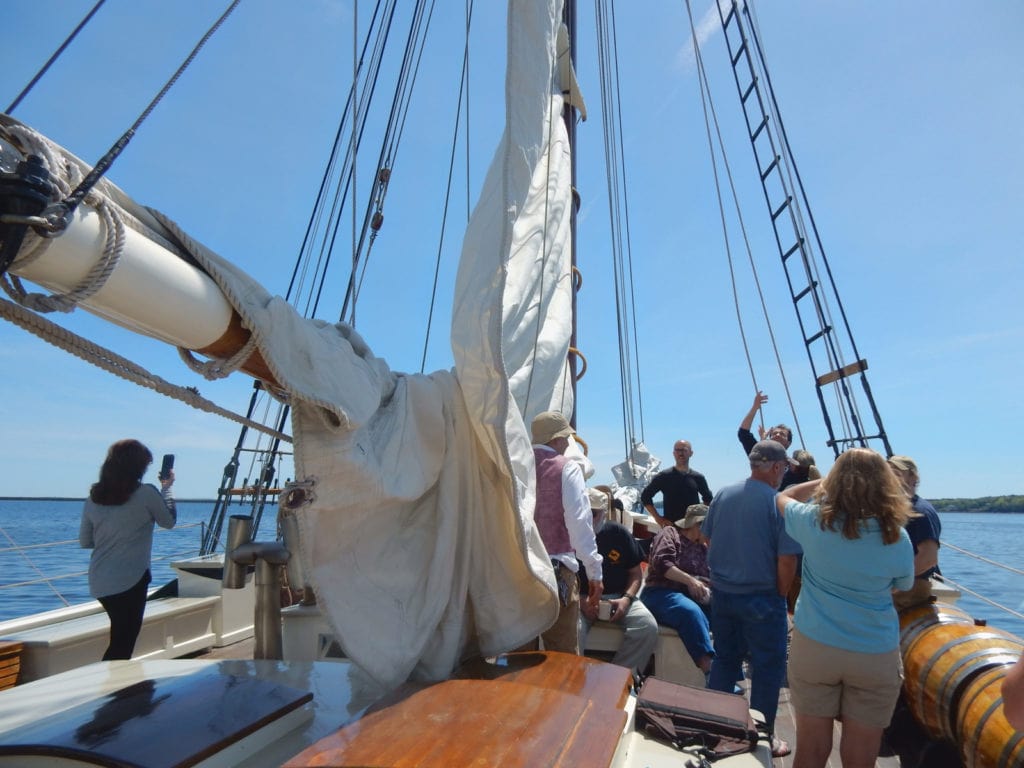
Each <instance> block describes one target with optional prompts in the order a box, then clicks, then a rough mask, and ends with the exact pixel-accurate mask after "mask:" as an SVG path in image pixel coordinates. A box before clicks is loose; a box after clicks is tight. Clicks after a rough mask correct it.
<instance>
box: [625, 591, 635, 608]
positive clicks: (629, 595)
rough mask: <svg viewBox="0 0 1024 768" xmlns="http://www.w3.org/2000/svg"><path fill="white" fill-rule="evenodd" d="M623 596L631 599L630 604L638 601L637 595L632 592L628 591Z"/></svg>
mask: <svg viewBox="0 0 1024 768" xmlns="http://www.w3.org/2000/svg"><path fill="white" fill-rule="evenodd" d="M623 597H624V598H626V599H627V600H629V604H630V605H632V604H633V603H635V602H636V595H631V594H629V592H626V593H625V594H624V595H623Z"/></svg>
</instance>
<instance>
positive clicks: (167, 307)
mask: <svg viewBox="0 0 1024 768" xmlns="http://www.w3.org/2000/svg"><path fill="white" fill-rule="evenodd" d="M103 226H104V225H103V223H102V221H101V218H100V216H99V214H97V213H96V211H95V210H94V209H92V208H90V207H88V206H85V205H82V206H80V207H79V208H78V209H77V210H76V211H75V214H74V217H73V219H72V221H71V223H70V224H69V226H68V228H67V229H66V230H65V231H64V233H62V234H61V235H60V236H59V237H56V238H53V239H52V240H50V241H49V246H48V247H47V249H46V251H45V252H44V253H43V254H42V255H41V256H40V257H39V258H37V259H35V260H33V261H31V262H29V263H27V264H25V265H23V266H21V265H18V264H17V262H16V263H15V264H14V265H12V268H11V270H10V271H11V273H12V274H15V275H17V276H18V277H21V278H23V279H25V280H30V281H32V282H33V283H36V284H38V285H41V286H43V287H45V288H47V289H48V290H50V291H53V292H55V293H66V292H68V291H71V290H73V289H74V288H75V287H76V286H78V285H80V284H81V283H82V281H83V280H84V279H85V278H86V276H87V275H88V274H89V271H90V270H91V269H92V268H93V266H94V265H95V264H96V263H97V262H98V261H99V260H100V259H101V258H102V253H103V245H104V240H105V235H104V229H103ZM79 306H80V307H82V308H83V309H85V310H87V311H88V312H90V313H92V314H94V315H97V316H99V317H102V318H104V319H105V320H109V321H110V322H112V323H115V324H117V325H120V326H121V327H123V328H127V329H128V330H130V331H133V332H134V333H139V334H142V335H144V336H149V337H151V338H155V339H157V340H159V341H163V342H166V343H168V344H172V345H174V346H176V347H183V348H185V349H188V350H190V351H192V352H195V353H198V354H200V355H204V356H206V357H211V358H220V359H226V358H230V357H232V356H233V355H235V354H236V353H237V352H238V351H239V350H241V349H242V348H243V347H244V346H245V345H246V343H247V342H248V341H249V338H250V337H251V335H252V334H251V332H250V331H249V330H248V329H246V328H244V327H242V319H241V317H240V316H239V314H238V313H237V312H236V311H235V310H234V309H233V308H232V306H231V304H230V303H229V302H228V300H227V298H226V297H225V296H224V293H223V292H222V291H221V290H220V288H219V287H218V286H217V284H216V283H214V281H213V280H212V279H211V278H210V277H209V275H207V274H206V273H205V272H203V270H202V269H200V268H199V267H198V266H196V265H194V264H192V263H190V262H189V261H186V260H185V259H184V258H182V257H181V256H180V255H178V254H177V253H175V252H173V251H171V250H169V249H167V248H165V247H164V246H163V245H161V244H160V243H157V242H155V241H153V240H151V239H149V238H148V237H146V236H145V235H143V234H140V233H139V232H137V231H135V230H134V229H131V228H129V227H126V228H125V243H124V249H123V252H122V255H121V257H120V260H119V261H118V263H117V266H116V267H115V269H114V271H113V272H112V273H111V275H110V277H109V278H108V279H107V281H106V283H104V285H103V287H101V288H100V289H99V290H98V291H97V292H96V293H95V294H93V295H92V296H90V297H89V298H87V299H84V300H82V301H81V302H80V303H79ZM240 370H242V371H244V372H245V373H248V374H249V375H251V376H254V377H256V378H258V379H262V380H263V381H265V382H266V383H267V384H268V385H269V386H271V387H277V386H279V384H278V382H277V380H276V378H275V377H274V376H273V375H272V374H271V372H270V368H269V367H268V366H267V364H266V362H265V361H264V359H263V356H262V355H261V354H260V353H259V351H258V350H257V351H254V352H253V353H252V354H251V355H250V356H249V358H248V359H247V360H246V361H245V362H244V363H243V364H242V365H241V366H240Z"/></svg>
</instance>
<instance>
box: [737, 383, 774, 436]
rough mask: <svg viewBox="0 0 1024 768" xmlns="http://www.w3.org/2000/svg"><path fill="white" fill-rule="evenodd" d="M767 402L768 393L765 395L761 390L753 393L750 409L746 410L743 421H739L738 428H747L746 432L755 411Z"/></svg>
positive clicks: (751, 422)
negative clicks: (752, 402)
mask: <svg viewBox="0 0 1024 768" xmlns="http://www.w3.org/2000/svg"><path fill="white" fill-rule="evenodd" d="M767 402H768V395H766V394H765V393H764V392H762V391H761V390H758V391H757V394H756V395H754V404H753V405H752V406H750V410H749V411H747V415H746V416H744V417H743V421H741V422H740V429H745V430H747V432H749V431H750V427H751V426H752V425H753V423H754V417H755V416H756V415H757V412H758V411H759V410H761V406H762V405H764V404H765V403H767Z"/></svg>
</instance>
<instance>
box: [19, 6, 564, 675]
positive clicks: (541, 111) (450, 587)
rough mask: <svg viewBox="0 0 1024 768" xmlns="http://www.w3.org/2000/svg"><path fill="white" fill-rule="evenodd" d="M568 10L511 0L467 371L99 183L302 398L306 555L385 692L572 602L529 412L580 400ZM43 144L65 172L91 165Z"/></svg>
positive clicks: (459, 339)
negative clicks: (207, 291) (219, 295)
mask: <svg viewBox="0 0 1024 768" xmlns="http://www.w3.org/2000/svg"><path fill="white" fill-rule="evenodd" d="M560 17H561V1H560V0H511V1H510V2H509V5H508V26H507V28H508V42H507V48H508V51H507V56H508V69H507V75H506V89H505V90H506V124H505V130H504V134H503V136H502V139H501V142H500V145H499V147H498V150H497V152H496V153H495V156H494V160H493V161H492V163H491V166H490V169H489V171H488V174H487V178H486V181H485V184H484V188H483V191H482V193H481V198H480V200H479V202H478V204H477V207H476V210H475V211H474V213H473V217H472V220H471V222H470V225H469V229H468V231H467V234H466V237H465V241H464V244H463V252H462V261H461V263H460V268H459V273H458V281H457V286H456V291H455V307H454V312H453V321H452V334H451V341H452V348H453V352H454V356H455V367H454V370H453V371H443V372H438V373H434V374H432V375H429V376H424V375H406V374H399V373H396V372H393V371H392V370H390V368H389V367H388V365H387V364H386V363H385V362H384V361H383V360H380V359H378V358H376V357H374V355H373V354H372V352H371V351H370V348H369V347H368V345H367V344H366V343H365V342H364V341H363V340H362V338H361V337H360V336H359V334H357V333H356V332H355V331H354V330H353V329H352V328H350V327H348V326H346V325H343V324H338V325H332V324H329V323H326V322H322V321H312V320H308V319H305V318H302V317H300V316H299V315H298V314H297V313H296V312H295V310H294V309H293V308H292V307H291V306H290V305H289V304H288V303H287V302H285V301H284V299H282V298H280V297H277V296H272V295H271V294H270V293H269V292H267V291H266V290H265V289H264V288H263V287H262V286H260V285H259V284H258V283H256V282H255V281H254V280H252V278H250V277H249V276H248V275H246V274H245V273H244V272H243V271H241V270H240V269H238V268H236V267H235V266H234V265H232V264H230V263H228V262H226V261H224V260H223V259H221V258H220V257H218V256H217V255H216V254H214V253H212V252H210V251H209V250H208V249H206V248H205V247H203V246H202V245H201V244H199V243H196V242H195V241H193V240H192V239H191V238H190V237H188V236H187V235H186V234H185V233H183V232H181V231H180V230H178V229H177V228H176V227H175V225H174V224H173V223H172V222H170V221H169V220H166V219H164V218H163V217H162V216H161V217H159V219H160V221H163V222H164V225H165V226H164V227H161V225H160V224H159V223H157V221H155V220H154V217H153V216H151V215H150V214H149V213H148V212H147V211H146V210H144V209H141V208H139V207H138V206H137V205H136V204H134V203H133V202H132V201H131V200H130V199H128V198H127V197H126V196H124V195H123V193H121V192H120V191H119V190H117V188H116V187H114V186H113V185H112V184H110V183H109V182H106V181H103V182H101V184H100V185H98V187H97V194H102V195H105V196H106V197H107V198H109V199H111V200H112V201H114V202H116V204H118V205H119V206H120V207H121V208H123V209H124V210H126V211H130V213H131V215H132V216H134V217H135V218H136V219H139V220H143V221H145V222H146V224H147V225H150V226H152V227H154V228H156V229H158V230H161V231H162V233H163V235H166V236H168V238H169V239H173V240H175V241H177V243H178V244H180V245H181V246H182V248H184V249H185V250H187V251H188V252H189V253H191V254H192V255H193V256H194V258H195V259H196V261H197V262H198V263H199V264H200V266H201V267H202V268H203V270H205V271H206V273H207V274H208V275H209V276H210V277H211V278H212V279H213V281H214V282H215V283H216V284H217V286H219V287H220V289H221V291H223V293H224V296H225V297H226V299H227V301H228V303H229V304H230V305H231V307H233V308H234V310H235V311H236V312H238V314H239V315H241V317H242V322H243V325H244V326H245V327H246V328H248V329H250V330H251V331H252V333H253V336H254V338H255V340H256V343H257V344H258V346H259V350H260V352H261V353H262V356H263V358H264V359H265V360H266V362H267V365H268V366H269V368H270V370H271V372H272V373H273V375H274V377H275V378H276V379H277V381H278V382H279V384H280V385H281V387H282V390H283V392H284V396H286V397H287V398H288V399H289V401H290V402H291V405H292V423H293V436H294V440H295V465H296V474H297V478H298V479H299V480H301V481H305V482H306V483H308V486H309V488H310V493H309V497H308V498H309V503H308V504H305V505H304V506H302V507H300V508H298V509H296V510H295V515H296V518H297V521H298V523H299V529H300V539H301V546H300V549H301V552H298V553H293V556H294V555H299V556H301V558H302V561H303V568H304V569H305V571H306V573H307V575H308V576H309V581H310V583H312V584H313V586H314V587H315V589H316V593H317V598H318V602H319V604H320V606H321V609H322V610H323V611H324V613H325V614H326V616H327V618H328V619H329V621H330V623H331V625H332V626H333V628H334V630H335V632H336V635H337V639H338V641H339V642H340V644H341V646H342V648H343V649H344V651H345V653H346V654H347V655H348V656H349V657H350V658H351V659H352V660H353V661H355V662H356V663H357V664H358V665H359V666H360V667H361V668H362V669H363V670H364V671H365V672H367V673H369V675H370V676H371V677H372V678H373V680H374V681H376V683H378V684H379V685H380V686H382V687H385V688H390V687H394V686H396V685H398V684H400V683H401V682H403V681H404V680H406V679H408V678H409V677H410V676H411V677H414V678H418V679H439V678H442V677H445V676H447V675H448V674H449V673H450V672H451V670H452V669H453V668H454V667H455V666H456V665H457V664H458V662H459V661H460V660H461V659H462V658H463V657H464V656H465V655H467V654H468V653H472V652H481V653H484V654H495V653H499V652H502V651H508V650H512V649H514V648H516V647H518V646H520V645H522V644H523V643H525V642H527V641H529V640H530V639H531V638H533V637H535V636H537V635H538V634H539V633H540V632H541V631H543V630H544V629H545V628H547V627H548V626H550V625H551V624H552V623H553V622H554V620H555V618H556V616H557V614H558V601H557V596H556V588H555V583H554V577H553V574H552V571H551V567H550V562H549V560H548V556H547V553H546V552H545V550H544V546H543V544H542V543H541V540H540V537H539V535H538V534H537V531H536V528H535V527H534V524H533V506H534V487H535V478H534V465H533V453H532V449H531V445H530V437H529V430H528V426H527V425H528V424H529V422H530V420H531V419H532V417H533V416H534V415H536V414H537V413H539V412H541V411H544V410H549V409H559V410H562V411H563V412H565V413H567V414H568V413H571V411H572V399H571V389H570V387H569V381H568V370H567V363H566V359H567V353H568V348H569V338H570V328H571V310H572V297H571V267H570V249H569V206H570V204H571V188H570V185H571V181H570V168H569V147H568V140H567V136H566V131H565V128H564V126H563V124H562V120H561V109H562V97H561V92H562V90H563V87H564V88H565V89H566V90H567V91H569V92H570V93H572V92H574V83H565V84H564V86H563V83H562V82H560V81H559V73H560V72H561V78H562V80H564V79H565V78H567V77H568V76H569V75H571V73H570V72H568V69H567V68H566V67H565V65H564V62H563V64H562V66H561V67H559V66H557V65H556V41H557V39H558V34H559V28H560ZM562 37H563V43H562V47H563V48H564V46H565V42H564V33H563V36H562ZM8 122H9V123H11V124H13V123H14V122H15V121H8ZM11 130H17V131H21V130H22V128H21V127H18V126H16V125H15V126H14V127H13V128H12V129H11ZM25 130H26V131H27V130H28V129H25ZM43 144H44V145H45V147H44V148H45V150H46V151H45V152H44V153H43V154H44V155H46V157H47V160H46V162H47V165H48V167H50V169H51V171H52V172H55V173H58V172H61V171H60V170H59V169H58V168H57V167H56V166H66V167H65V172H66V171H67V168H70V167H72V166H73V167H75V168H76V169H77V171H78V172H81V170H82V169H81V164H80V161H77V159H76V158H74V157H73V156H71V155H70V154H69V153H67V152H66V151H64V150H61V149H60V148H58V147H56V145H52V143H51V142H48V141H46V140H43ZM91 204H92V203H90V202H89V201H87V205H85V206H83V207H82V208H81V209H80V210H81V211H83V213H82V215H76V217H75V220H74V221H73V222H72V225H71V227H70V228H69V233H71V235H73V234H74V231H79V230H81V228H82V227H85V226H87V225H88V226H91V227H92V228H91V229H89V230H88V232H87V236H86V237H85V238H84V239H85V240H89V239H92V240H98V239H101V238H100V237H99V229H98V228H97V227H98V225H97V224H95V223H92V224H91V225H89V224H88V222H89V220H90V219H96V218H97V217H95V215H94V214H92V213H88V215H86V213H87V212H88V208H89V205H91ZM81 231H82V232H85V230H81ZM65 237H67V238H68V242H80V241H81V240H82V238H79V239H78V240H76V238H75V237H74V236H69V235H68V234H65V235H63V236H62V238H60V239H64V238H65ZM49 256H50V257H52V254H49ZM143 260H144V259H143ZM46 263H47V262H46V261H45V257H44V258H43V259H42V260H41V262H40V264H41V265H42V266H40V264H37V265H36V268H37V269H42V268H43V267H45V265H46ZM15 266H17V263H16V264H15ZM131 303H132V302H128V305H129V306H130V305H131ZM136 303H137V302H136ZM91 309H93V311H96V309H97V308H95V307H94V308H91ZM101 313H102V312H101ZM112 314H113V316H115V319H116V318H117V317H119V316H120V313H119V312H115V311H113V310H109V311H108V312H107V315H108V316H111V315H112ZM154 322H156V323H158V324H159V323H163V321H162V320H156V321H154ZM142 327H143V328H144V330H145V332H152V330H151V329H150V328H149V326H148V325H146V324H145V323H143V324H142ZM154 335H160V334H157V333H155V332H154ZM163 337H164V338H167V339H169V340H170V339H173V338H174V336H173V335H166V334H164V335H163Z"/></svg>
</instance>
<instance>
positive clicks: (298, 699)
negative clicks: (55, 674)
mask: <svg viewBox="0 0 1024 768" xmlns="http://www.w3.org/2000/svg"><path fill="white" fill-rule="evenodd" d="M312 698H313V696H312V694H310V693H308V692H305V691H298V690H295V689H293V688H288V687H286V686H283V685H277V684H274V683H268V682H266V681H263V680H259V679H257V678H252V677H242V676H236V675H225V674H221V673H219V672H218V670H217V669H216V668H210V669H204V670H199V671H196V672H194V673H192V674H188V675H181V676H177V677H166V678H159V679H156V680H143V681H141V682H138V683H135V684H133V685H130V686H128V687H126V688H121V689H120V690H117V691H114V692H113V693H111V694H109V695H107V696H105V697H103V698H101V699H98V700H97V701H95V702H89V703H87V704H81V705H79V706H76V707H72V708H71V709H69V710H67V711H64V712H60V713H58V714H55V715H51V716H50V717H46V718H44V719H42V720H40V721H38V722H36V723H33V724H32V725H29V726H26V727H24V728H21V729H19V730H17V731H15V732H13V733H8V734H4V735H2V736H0V755H5V756H7V755H42V756H47V757H68V758H80V759H85V758H86V757H87V758H88V759H89V760H91V761H92V762H93V763H94V764H96V765H102V766H109V767H110V768H129V767H130V768H188V766H192V765H195V764H196V763H198V762H199V761H201V760H203V759H205V758H207V757H209V756H210V755H213V754H215V753H217V752H219V751H220V750H222V749H224V748H225V747H228V746H230V745H231V744H234V743H236V742H238V741H239V740H241V739H242V738H244V737H246V736H248V735H249V734H251V733H253V732H254V731H256V730H257V729H259V728H260V727H262V726H264V725H266V724H267V723H270V722H272V721H274V720H276V719H278V718H280V717H282V716H283V715H285V714H288V713H289V712H292V711H294V710H296V709H297V708H298V707H300V706H302V705H303V704H305V703H306V702H308V701H310V700H311V699H312Z"/></svg>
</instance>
